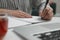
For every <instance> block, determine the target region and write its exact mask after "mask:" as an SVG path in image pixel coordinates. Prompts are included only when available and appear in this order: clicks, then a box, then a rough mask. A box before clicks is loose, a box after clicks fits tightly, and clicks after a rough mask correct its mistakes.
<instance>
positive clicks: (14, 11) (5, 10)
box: [0, 9, 32, 18]
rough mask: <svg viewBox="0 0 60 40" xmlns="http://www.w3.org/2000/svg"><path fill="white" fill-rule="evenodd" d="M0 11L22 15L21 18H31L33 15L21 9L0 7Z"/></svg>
mask: <svg viewBox="0 0 60 40" xmlns="http://www.w3.org/2000/svg"><path fill="white" fill-rule="evenodd" d="M0 13H7V14H8V15H11V16H15V17H20V18H31V17H32V16H31V15H29V14H27V13H26V12H23V11H21V10H8V9H0Z"/></svg>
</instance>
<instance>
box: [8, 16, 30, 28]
mask: <svg viewBox="0 0 60 40" xmlns="http://www.w3.org/2000/svg"><path fill="white" fill-rule="evenodd" d="M8 19H9V20H8V28H12V27H18V26H23V25H28V24H30V23H27V22H24V21H20V20H16V18H15V17H8Z"/></svg>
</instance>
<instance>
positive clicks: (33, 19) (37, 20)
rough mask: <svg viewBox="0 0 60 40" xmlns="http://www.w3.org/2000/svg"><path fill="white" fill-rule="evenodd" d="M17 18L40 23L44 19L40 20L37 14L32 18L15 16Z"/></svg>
mask: <svg viewBox="0 0 60 40" xmlns="http://www.w3.org/2000/svg"><path fill="white" fill-rule="evenodd" d="M17 20H21V21H25V22H28V23H42V22H44V20H41V18H40V17H39V16H32V18H17Z"/></svg>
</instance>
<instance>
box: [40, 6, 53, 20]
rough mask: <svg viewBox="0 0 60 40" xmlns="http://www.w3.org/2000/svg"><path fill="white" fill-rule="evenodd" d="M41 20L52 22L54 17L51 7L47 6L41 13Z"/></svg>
mask: <svg viewBox="0 0 60 40" xmlns="http://www.w3.org/2000/svg"><path fill="white" fill-rule="evenodd" d="M39 15H40V16H41V18H43V19H46V20H50V19H51V18H52V17H53V9H52V8H51V7H50V6H47V7H46V9H45V10H44V11H40V14H39Z"/></svg>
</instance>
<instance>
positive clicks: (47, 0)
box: [41, 0, 49, 19]
mask: <svg viewBox="0 0 60 40" xmlns="http://www.w3.org/2000/svg"><path fill="white" fill-rule="evenodd" d="M48 3H49V0H46V3H45V7H44V9H43V11H44V10H45V8H46V6H47V4H48ZM46 15H47V13H46ZM46 15H45V16H46ZM45 16H44V17H45ZM44 17H42V18H41V19H43V18H44Z"/></svg>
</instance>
